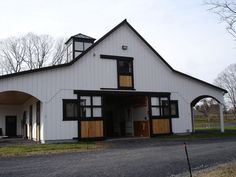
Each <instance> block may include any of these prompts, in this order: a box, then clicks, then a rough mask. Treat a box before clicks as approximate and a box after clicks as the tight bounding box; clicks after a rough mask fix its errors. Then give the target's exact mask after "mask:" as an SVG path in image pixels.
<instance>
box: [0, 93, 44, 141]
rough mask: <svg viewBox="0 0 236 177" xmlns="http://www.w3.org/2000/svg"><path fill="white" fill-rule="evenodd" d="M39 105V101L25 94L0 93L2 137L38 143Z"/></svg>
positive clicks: (0, 127)
mask: <svg viewBox="0 0 236 177" xmlns="http://www.w3.org/2000/svg"><path fill="white" fill-rule="evenodd" d="M40 105H41V102H40V100H39V99H37V98H36V97H34V96H33V95H31V94H28V93H25V92H21V91H15V90H11V91H4V92H0V129H1V132H2V136H5V137H23V138H27V139H30V140H35V141H40V111H41V109H40Z"/></svg>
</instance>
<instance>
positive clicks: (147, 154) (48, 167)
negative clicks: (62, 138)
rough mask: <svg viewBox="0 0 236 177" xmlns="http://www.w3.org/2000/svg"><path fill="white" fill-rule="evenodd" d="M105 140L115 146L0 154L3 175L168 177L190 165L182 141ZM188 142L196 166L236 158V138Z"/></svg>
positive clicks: (0, 170) (199, 166)
mask: <svg viewBox="0 0 236 177" xmlns="http://www.w3.org/2000/svg"><path fill="white" fill-rule="evenodd" d="M105 143H107V144H109V145H112V146H111V147H110V148H108V149H103V150H98V151H92V152H77V153H64V154H53V155H40V156H30V157H9V158H6V157H4V158H0V176H4V177H10V176H11V177H13V176H14V177H23V176H30V177H31V176H32V177H38V176H42V177H62V176H63V177H64V176H66V177H72V176H73V177H76V176H78V177H85V176H86V177H89V176H97V177H100V176H101V177H106V176H109V177H124V176H132V177H139V176H145V177H146V176H148V177H152V176H155V177H157V176H159V177H164V176H172V175H175V174H179V173H182V172H185V171H187V169H188V167H187V162H186V157H185V152H184V147H183V142H181V141H170V140H168V141H165V140H162V139H159V138H151V139H139V140H137V139H136V140H135V139H134V140H121V141H115V142H105ZM187 144H188V149H189V155H190V160H191V164H192V167H193V169H194V170H198V169H202V168H206V167H209V166H213V165H215V164H218V163H225V162H228V161H232V160H235V159H236V138H231V139H224V140H202V141H200V140H197V141H190V142H188V143H187Z"/></svg>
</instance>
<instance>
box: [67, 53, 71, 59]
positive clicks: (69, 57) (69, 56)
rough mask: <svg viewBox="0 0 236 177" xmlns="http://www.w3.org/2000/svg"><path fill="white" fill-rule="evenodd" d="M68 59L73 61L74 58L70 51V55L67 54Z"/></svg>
mask: <svg viewBox="0 0 236 177" xmlns="http://www.w3.org/2000/svg"><path fill="white" fill-rule="evenodd" d="M67 60H68V61H71V60H72V53H68V55H67Z"/></svg>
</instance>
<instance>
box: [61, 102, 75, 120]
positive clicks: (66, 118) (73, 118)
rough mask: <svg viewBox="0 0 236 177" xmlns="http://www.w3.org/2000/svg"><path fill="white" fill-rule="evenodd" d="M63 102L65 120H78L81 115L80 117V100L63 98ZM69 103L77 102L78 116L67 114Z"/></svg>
mask: <svg viewBox="0 0 236 177" xmlns="http://www.w3.org/2000/svg"><path fill="white" fill-rule="evenodd" d="M62 102H63V103H62V104H63V121H75V120H78V119H79V117H78V101H77V99H62ZM68 103H70V104H71V103H73V104H76V107H77V110H76V112H77V116H73V117H67V115H66V104H68Z"/></svg>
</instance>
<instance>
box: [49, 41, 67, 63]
mask: <svg viewBox="0 0 236 177" xmlns="http://www.w3.org/2000/svg"><path fill="white" fill-rule="evenodd" d="M64 41H65V40H64V39H60V40H58V41H57V42H56V43H55V47H54V52H53V58H52V65H58V64H62V63H65V62H66V46H65V45H64Z"/></svg>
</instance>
